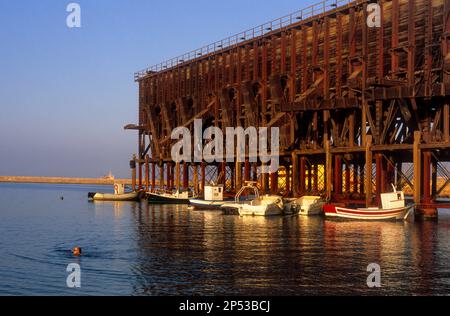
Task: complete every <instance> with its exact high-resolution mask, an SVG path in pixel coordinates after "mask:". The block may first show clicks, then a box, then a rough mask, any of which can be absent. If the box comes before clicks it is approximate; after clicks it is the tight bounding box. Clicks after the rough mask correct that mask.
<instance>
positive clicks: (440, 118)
mask: <svg viewBox="0 0 450 316" xmlns="http://www.w3.org/2000/svg"><path fill="white" fill-rule="evenodd" d="M373 2H374V1H347V0H328V1H323V2H320V3H318V4H315V5H313V6H310V7H308V8H306V9H303V10H300V11H297V12H295V13H293V14H290V15H287V16H285V17H283V18H280V19H277V20H274V21H271V22H268V23H265V24H263V25H260V26H258V27H256V28H253V29H250V30H248V31H245V32H242V33H239V34H237V35H234V36H231V37H229V38H226V39H224V40H221V41H218V42H216V43H213V44H211V45H208V46H205V47H203V48H201V49H198V50H195V51H192V52H190V53H187V54H185V55H183V56H180V57H177V58H174V59H171V60H169V61H166V62H163V63H161V64H158V65H156V66H153V67H151V68H149V69H146V70H143V71H141V72H138V73H136V74H135V80H136V82H138V84H139V123H138V124H137V125H128V126H126V127H125V129H127V130H137V131H139V155H138V157H137V159H136V165H137V166H136V169H137V174H136V172H135V174H136V177H137V183H136V185H137V186H138V187H139V189H146V190H155V189H156V182H158V183H161V184H163V185H162V187H164V188H166V189H169V190H170V189H174V188H178V189H179V188H184V189H187V188H189V187H191V188H193V189H194V190H195V191H196V192H197V193H201V191H202V190H203V188H204V186H205V184H206V183H208V182H210V181H214V182H219V183H221V184H224V185H225V186H226V189H227V191H228V192H230V194H231V193H232V192H235V191H236V190H237V189H239V188H240V187H241V186H242V184H243V181H246V180H256V181H258V182H259V184H260V188H261V190H262V191H264V192H267V193H276V194H282V195H285V196H295V197H298V196H302V195H305V194H320V195H323V196H326V197H327V198H328V199H330V200H334V201H336V202H341V203H357V204H362V205H368V206H370V205H377V204H378V203H379V199H380V194H381V193H382V192H385V191H388V190H390V184H391V183H394V184H396V185H397V187H398V188H401V189H408V190H410V191H411V192H412V194H413V198H414V202H415V203H416V204H417V205H418V207H417V210H416V216H417V218H431V219H433V218H437V216H438V214H437V209H438V208H441V207H449V205H448V203H447V205H444V204H439V203H438V202H437V201H438V198H439V196H441V195H442V194H443V193H444V192H445V191H446V190H447V189H448V187H449V184H450V171H449V170H448V166H449V160H450V155H449V153H450V151H449V149H450V133H449V131H450V122H449V119H450V114H449V105H450V0H415V1H408V0H392V1H387V0H379V1H375V2H374V3H377V4H378V5H379V7H380V8H381V11H380V13H381V25H380V27H370V26H369V25H368V23H367V19H368V16H369V15H370V13H371V12H370V11H368V10H367V8H368V6H369V5H370V3H373ZM196 119H201V120H203V126H204V128H207V127H210V126H215V127H220V128H223V129H224V130H225V128H226V127H238V126H239V127H243V128H247V127H249V126H255V127H269V128H271V127H279V128H280V133H281V137H280V138H281V139H280V141H281V144H280V145H281V154H280V155H281V157H280V164H281V167H280V169H279V171H278V172H276V173H272V174H270V175H265V174H261V172H260V170H261V163H255V162H250V160H249V158H250V157H247V159H246V161H245V162H244V163H240V162H237V163H233V164H230V163H225V162H223V163H216V164H207V163H206V162H202V163H186V162H181V163H174V162H173V160H172V158H171V146H172V145H173V143H174V141H171V140H170V135H171V132H172V130H173V129H174V128H176V127H187V128H189V129H191V130H193V123H194V120H196Z"/></svg>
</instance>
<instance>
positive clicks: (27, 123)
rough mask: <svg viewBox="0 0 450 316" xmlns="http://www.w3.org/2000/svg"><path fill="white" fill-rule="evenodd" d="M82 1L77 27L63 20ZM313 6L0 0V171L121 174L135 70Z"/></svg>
mask: <svg viewBox="0 0 450 316" xmlns="http://www.w3.org/2000/svg"><path fill="white" fill-rule="evenodd" d="M70 2H77V3H79V4H80V6H81V10H82V11H81V18H82V27H81V28H80V29H69V28H67V26H66V17H67V15H68V13H67V12H66V7H67V5H68V4H69V3H70ZM309 4H311V3H310V2H308V1H303V0H302V1H292V0H276V1H275V0H265V1H258V0H226V1H225V0H221V1H214V0H209V1H208V0H191V1H183V0H165V1H164V0H151V1H150V0H79V1H63V0H40V1H35V0H17V1H13V0H9V1H7V0H0V43H1V44H0V175H31V176H68V177H100V176H103V175H105V174H107V173H108V172H109V170H112V172H113V174H115V175H116V176H119V177H126V176H128V175H129V170H128V161H129V159H130V157H131V155H132V154H133V153H135V152H136V151H137V135H136V133H134V132H126V131H124V130H123V126H124V125H126V124H128V123H136V122H137V103H138V101H137V97H138V94H137V85H136V84H135V83H134V81H133V73H134V72H135V71H137V70H140V69H142V68H146V67H147V66H150V65H153V64H156V63H159V62H161V61H163V60H165V59H169V58H171V57H175V56H177V55H180V54H182V53H185V52H187V51H190V50H193V49H196V48H199V47H201V46H203V45H205V44H209V43H210V42H214V41H216V40H220V39H222V38H224V37H226V36H229V35H232V34H234V33H238V32H240V31H243V30H245V29H248V28H250V27H253V26H256V25H259V24H261V23H264V22H267V21H269V20H272V19H274V18H278V17H280V16H283V15H285V14H287V13H290V12H292V11H296V10H298V9H301V8H304V7H306V6H308V5H309Z"/></svg>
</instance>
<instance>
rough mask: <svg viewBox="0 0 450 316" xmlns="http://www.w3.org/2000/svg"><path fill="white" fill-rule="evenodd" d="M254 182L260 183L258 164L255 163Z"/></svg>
mask: <svg viewBox="0 0 450 316" xmlns="http://www.w3.org/2000/svg"><path fill="white" fill-rule="evenodd" d="M252 181H253V182H257V181H258V164H257V163H256V162H255V163H253V179H252Z"/></svg>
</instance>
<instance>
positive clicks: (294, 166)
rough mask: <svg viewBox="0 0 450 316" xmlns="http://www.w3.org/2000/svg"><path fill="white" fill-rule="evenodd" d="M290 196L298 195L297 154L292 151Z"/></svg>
mask: <svg viewBox="0 0 450 316" xmlns="http://www.w3.org/2000/svg"><path fill="white" fill-rule="evenodd" d="M291 177H292V196H293V197H297V196H298V156H297V154H296V153H292V174H291Z"/></svg>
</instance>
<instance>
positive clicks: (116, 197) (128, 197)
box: [88, 192, 140, 202]
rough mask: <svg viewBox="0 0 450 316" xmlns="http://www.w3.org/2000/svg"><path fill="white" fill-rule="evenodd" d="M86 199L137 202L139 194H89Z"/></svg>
mask: <svg viewBox="0 0 450 316" xmlns="http://www.w3.org/2000/svg"><path fill="white" fill-rule="evenodd" d="M88 198H89V199H90V200H92V201H124V202H127V201H139V200H140V193H139V192H130V193H123V194H108V193H89V194H88Z"/></svg>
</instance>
